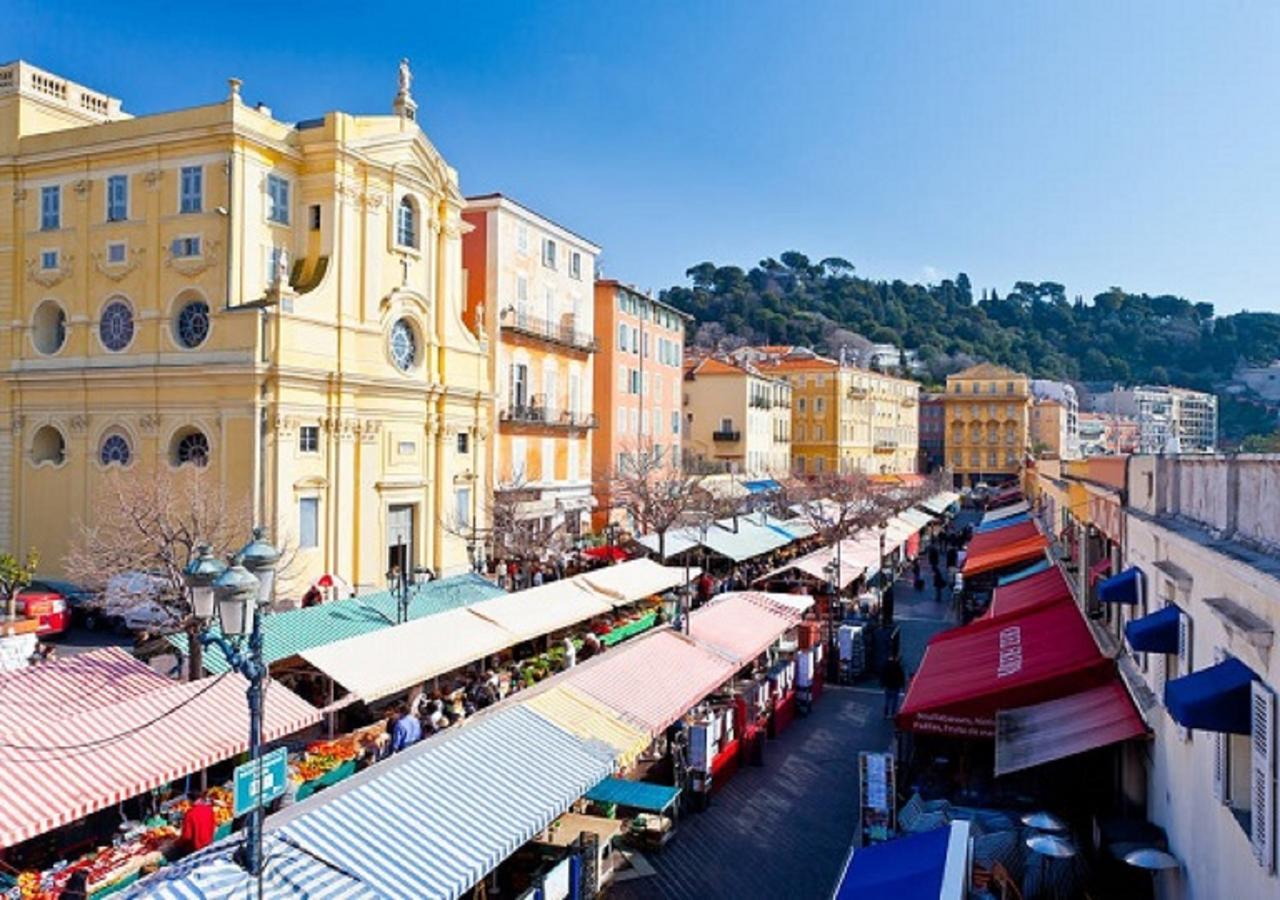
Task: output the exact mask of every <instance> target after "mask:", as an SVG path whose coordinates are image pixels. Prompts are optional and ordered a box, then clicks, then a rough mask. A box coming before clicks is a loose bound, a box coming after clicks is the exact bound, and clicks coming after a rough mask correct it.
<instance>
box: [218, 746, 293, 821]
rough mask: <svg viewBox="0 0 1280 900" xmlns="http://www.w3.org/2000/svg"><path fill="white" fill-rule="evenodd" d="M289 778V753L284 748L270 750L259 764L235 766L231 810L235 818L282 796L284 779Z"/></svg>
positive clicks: (249, 762)
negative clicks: (234, 793) (259, 773)
mask: <svg viewBox="0 0 1280 900" xmlns="http://www.w3.org/2000/svg"><path fill="white" fill-rule="evenodd" d="M259 767H261V770H262V783H261V784H259V783H258V770H259ZM288 777H289V751H288V750H286V749H285V748H284V747H278V748H276V749H275V750H272V751H271V752H270V753H268V754H267V755H266V756H264V757H262V760H261V762H255V761H254V760H249V761H248V762H247V763H244V764H243V765H239V766H236V777H235V790H236V802H235V807H234V809H233V810H232V812H233V814H234V815H235V816H237V817H239V816H242V815H244V814H245V813H247V812H249V811H250V810H251V809H253V808H254V807H256V806H257V805H258V804H259V803H262V804H263V805H264V806H265V805H266V804H268V803H270V802H271V801H272V800H274V799H276V798H277V797H279V796H281V795H283V794H284V788H285V779H286V778H288Z"/></svg>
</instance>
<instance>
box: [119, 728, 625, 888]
mask: <svg viewBox="0 0 1280 900" xmlns="http://www.w3.org/2000/svg"><path fill="white" fill-rule="evenodd" d="M615 753H616V751H615V750H614V749H613V748H612V747H609V746H607V745H606V744H604V743H601V742H597V741H586V742H584V741H583V740H582V739H581V738H579V737H577V736H575V735H572V734H570V733H568V732H566V731H563V730H562V729H560V728H558V727H556V726H555V725H553V724H552V723H551V722H549V721H548V720H547V719H544V718H543V717H542V716H539V715H537V714H536V713H534V712H533V711H531V710H529V709H526V708H524V707H521V706H513V707H509V708H507V709H503V710H500V711H497V712H494V713H492V714H490V715H487V716H482V717H480V718H479V719H477V720H476V721H474V722H471V723H468V724H466V725H464V726H463V727H461V728H459V729H457V730H455V731H451V732H448V733H446V734H443V735H440V736H438V737H436V738H433V739H432V740H430V741H427V742H425V743H423V744H422V745H420V746H418V747H415V748H412V749H410V750H407V751H405V752H404V753H402V754H400V755H398V756H396V757H395V758H394V761H393V762H391V763H389V764H386V763H384V764H382V765H379V766H377V767H375V768H373V769H369V770H367V771H366V772H364V773H362V774H360V775H357V776H356V777H354V778H352V779H350V780H348V781H347V782H344V783H343V784H341V785H338V786H336V787H334V788H331V789H329V790H327V791H324V792H321V793H319V794H317V795H316V796H315V797H314V798H311V799H310V800H307V801H305V802H303V803H300V804H298V805H297V806H294V807H290V808H288V809H287V810H285V811H284V812H282V813H280V814H279V815H277V816H273V817H272V818H271V819H270V820H268V822H267V827H268V829H269V833H268V836H267V842H266V846H267V849H266V854H265V858H266V859H267V861H268V863H267V867H266V873H267V880H268V882H269V886H270V889H269V890H268V891H267V896H271V897H291V898H292V897H298V898H302V897H305V898H308V900H355V898H359V900H365V898H388V900H389V898H399V897H421V898H433V900H434V898H442V900H453V898H457V897H460V896H461V895H463V894H464V893H466V891H468V890H469V889H470V888H471V887H472V886H473V885H475V884H476V883H477V882H479V881H480V880H481V879H483V878H484V877H485V876H486V875H487V874H488V873H489V872H491V871H493V869H495V868H497V866H498V864H499V863H501V862H502V861H503V860H504V859H506V858H507V857H508V856H510V855H511V854H512V853H514V852H515V851H516V850H518V849H519V848H520V847H521V846H522V845H523V844H525V843H526V842H527V841H529V840H530V839H531V838H533V837H534V836H535V835H537V834H538V833H539V832H540V831H542V830H543V829H544V828H546V827H547V826H548V825H550V824H551V822H552V821H554V820H555V819H556V818H557V817H558V816H560V815H561V814H562V813H564V812H565V810H567V809H568V808H569V806H570V805H571V804H572V803H573V802H574V801H576V800H577V799H578V798H579V797H581V796H582V795H583V794H585V793H586V792H587V791H589V790H590V789H591V788H593V787H594V786H595V785H597V784H598V783H599V782H600V780H601V779H603V778H605V777H607V776H609V775H611V774H613V769H614V755H615ZM237 842H238V839H237V840H233V841H228V842H226V843H224V844H220V845H218V846H216V847H213V848H210V850H209V851H206V852H205V853H202V854H198V855H197V856H195V857H192V859H191V860H184V861H183V862H182V863H181V864H179V865H177V866H174V867H173V868H171V869H168V870H161V872H160V873H158V874H157V875H155V876H152V877H151V878H149V879H146V880H145V881H144V882H140V883H139V884H138V887H137V888H136V889H134V890H135V893H131V894H130V895H128V896H136V897H139V898H140V897H144V896H145V897H153V896H154V897H162V898H172V900H224V898H227V900H230V898H232V897H235V898H243V897H247V896H250V894H249V893H248V889H249V882H248V879H247V876H246V875H245V874H244V873H243V872H242V871H240V870H239V868H238V867H236V866H235V863H234V862H232V861H231V859H230V851H229V850H228V849H226V848H227V847H228V845H231V846H234V844H235V843H237ZM215 851H217V852H215Z"/></svg>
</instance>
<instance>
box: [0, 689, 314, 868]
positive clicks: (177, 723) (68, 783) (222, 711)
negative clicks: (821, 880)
mask: <svg viewBox="0 0 1280 900" xmlns="http://www.w3.org/2000/svg"><path fill="white" fill-rule="evenodd" d="M85 683H86V684H87V683H88V682H85ZM247 687H248V683H247V682H246V681H245V680H244V679H243V678H241V677H240V676H239V675H219V676H216V677H213V678H205V679H201V680H199V681H192V682H185V683H178V682H167V683H166V686H165V687H163V688H157V689H156V690H152V691H148V692H146V693H139V694H137V695H135V696H133V697H131V698H128V699H125V700H121V701H119V702H117V703H112V704H109V705H105V706H101V707H99V708H96V709H87V710H80V711H77V709H76V708H74V707H73V708H66V707H64V708H62V709H61V710H59V713H60V714H59V715H58V716H56V717H53V716H49V717H44V718H38V719H36V720H34V721H31V722H29V723H28V724H26V725H25V726H24V727H20V728H11V729H7V730H6V731H5V732H4V739H3V742H0V784H4V785H8V786H10V787H12V786H13V785H38V786H39V787H38V789H34V788H33V789H26V790H4V791H0V847H8V846H10V845H12V844H16V843H18V842H20V841H24V840H26V839H28V838H31V837H34V836H36V835H38V834H42V833H44V832H46V831H49V830H50V829H52V828H56V827H58V826H59V825H64V824H66V823H68V822H73V821H75V820H76V819H79V818H81V817H83V816H86V815H88V814H89V813H91V812H94V811H96V810H99V809H103V808H105V807H108V806H111V805H112V804H114V803H118V802H119V801H121V800H123V799H125V798H127V797H133V796H136V795H138V794H141V793H143V792H144V791H149V790H151V789H152V788H155V787H159V786H160V785H162V784H166V783H168V782H170V781H173V780H175V779H177V778H181V777H183V776H185V775H189V774H190V773H192V772H196V771H199V770H200V769H203V768H206V767H207V766H210V765H213V764H214V763H217V762H221V761H222V760H225V759H229V758H230V757H232V756H235V755H236V754H238V753H242V752H244V751H245V750H246V749H247V748H248V735H249V710H248V706H247V704H246V702H245V690H246V688H247ZM318 721H320V713H319V711H317V710H316V709H315V708H314V707H312V706H311V705H310V704H308V703H305V702H304V701H303V700H302V699H301V698H299V697H298V696H296V695H295V694H293V693H291V692H290V691H289V690H288V689H286V688H285V687H283V686H281V685H279V684H275V683H268V684H267V686H266V703H265V713H264V717H263V739H264V740H266V741H271V740H275V739H277V738H281V737H284V736H285V735H288V734H292V733H293V732H295V731H300V730H302V729H303V728H306V727H308V726H310V725H314V724H315V723H316V722H318Z"/></svg>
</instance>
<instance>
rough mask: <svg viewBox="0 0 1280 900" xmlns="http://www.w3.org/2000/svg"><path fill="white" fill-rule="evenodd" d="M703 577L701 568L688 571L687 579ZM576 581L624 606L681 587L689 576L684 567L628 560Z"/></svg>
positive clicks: (651, 561) (585, 574)
mask: <svg viewBox="0 0 1280 900" xmlns="http://www.w3.org/2000/svg"><path fill="white" fill-rule="evenodd" d="M701 574H702V570H701V569H699V568H698V567H697V566H692V567H690V568H689V570H688V579H689V580H692V579H695V578H697V577H698V576H699V575H701ZM573 580H574V581H582V582H584V583H586V584H587V585H588V586H589V587H590V588H592V589H593V590H595V591H597V592H598V593H600V594H603V595H605V596H607V597H608V598H610V599H611V600H612V601H613V602H614V603H615V605H618V606H622V605H625V604H628V603H634V602H636V601H637V600H643V599H644V598H645V597H649V596H652V595H653V594H660V593H662V592H663V591H669V590H671V589H672V588H674V587H679V586H680V585H682V584H684V583H685V580H686V577H685V569H684V568H683V567H682V566H664V565H660V564H659V563H656V562H654V561H653V560H651V559H629V560H627V561H626V562H622V563H618V564H617V565H613V566H605V567H604V568H603V569H594V570H592V571H590V572H583V573H582V574H581V575H576V576H574V578H573Z"/></svg>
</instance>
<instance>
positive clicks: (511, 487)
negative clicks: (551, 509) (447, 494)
mask: <svg viewBox="0 0 1280 900" xmlns="http://www.w3.org/2000/svg"><path fill="white" fill-rule="evenodd" d="M535 494H536V491H533V490H531V489H530V488H528V487H527V482H526V481H525V479H524V478H517V479H516V480H514V481H512V482H511V483H509V484H505V485H502V486H500V487H498V488H497V489H496V490H495V491H493V493H492V494H491V495H490V496H488V497H487V498H486V499H485V500H484V506H485V508H484V513H483V515H480V516H468V517H467V519H466V520H460V519H458V518H457V516H450V517H447V518H446V519H445V520H444V521H442V522H441V526H442V527H443V528H444V530H445V531H446V532H448V533H449V534H452V535H454V536H456V537H459V538H461V539H462V540H464V541H466V542H467V548H468V554H470V555H471V557H472V560H471V561H472V565H473V566H474V565H476V564H477V563H478V561H479V560H478V557H477V556H476V553H477V552H478V551H479V550H480V549H481V548H483V549H484V551H485V553H486V554H488V556H489V558H491V559H495V560H501V561H505V562H508V563H513V564H515V565H516V566H517V568H518V569H519V571H520V572H521V573H522V575H523V576H524V577H525V579H526V580H527V579H528V577H529V575H530V570H531V569H532V567H533V566H535V565H538V564H540V563H544V562H547V561H549V560H551V559H554V558H555V557H556V556H557V555H559V554H562V553H564V552H565V551H567V550H568V549H569V548H570V547H571V546H572V544H573V536H574V532H573V531H572V530H571V529H570V527H569V522H568V519H567V517H557V516H543V515H535V514H531V513H530V512H529V511H528V507H527V504H528V503H529V502H531V500H532V499H534V495H535ZM575 514H576V513H575ZM482 523H483V524H482Z"/></svg>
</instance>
